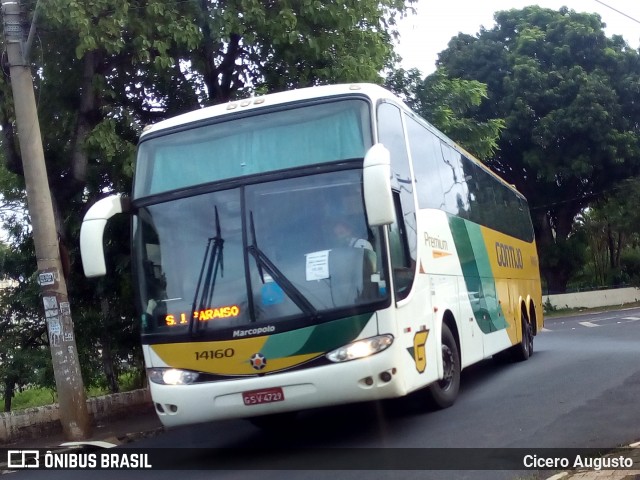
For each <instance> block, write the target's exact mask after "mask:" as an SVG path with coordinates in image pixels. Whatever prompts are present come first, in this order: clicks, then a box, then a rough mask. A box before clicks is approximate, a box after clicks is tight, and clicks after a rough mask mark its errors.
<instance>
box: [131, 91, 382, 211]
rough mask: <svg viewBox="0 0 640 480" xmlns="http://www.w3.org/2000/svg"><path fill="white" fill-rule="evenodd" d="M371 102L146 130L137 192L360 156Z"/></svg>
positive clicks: (346, 102) (140, 194)
mask: <svg viewBox="0 0 640 480" xmlns="http://www.w3.org/2000/svg"><path fill="white" fill-rule="evenodd" d="M369 119H370V112H369V106H368V104H367V103H366V102H365V101H364V100H357V99H350V100H341V101H333V102H329V103H323V104H313V105H306V106H301V107H297V108H291V107H289V108H287V109H286V110H280V111H273V110H272V111H271V112H268V113H262V114H259V115H256V114H253V115H246V116H236V117H235V119H233V120H229V119H228V117H227V118H226V119H225V120H224V121H222V122H221V121H218V122H217V123H209V124H206V125H202V126H191V127H190V128H188V129H186V130H180V131H177V132H175V133H170V134H165V135H162V136H160V137H151V138H149V139H148V140H143V141H142V142H141V144H140V146H139V149H138V159H137V167H136V168H137V171H136V180H135V184H134V198H140V197H144V196H148V195H153V194H157V193H162V192H166V191H170V190H175V189H179V188H185V187H189V186H193V185H198V184H202V183H208V182H215V181H220V180H226V179H230V178H238V177H244V176H248V175H254V174H260V173H264V172H270V171H277V170H284V169H289V168H293V167H299V166H305V165H313V164H317V163H325V162H332V161H339V160H346V159H352V158H362V157H364V154H365V151H366V149H367V148H368V147H369V146H371V132H370V129H369V127H367V126H368V125H370V124H371V122H370V120H369Z"/></svg>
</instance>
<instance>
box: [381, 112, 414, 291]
mask: <svg viewBox="0 0 640 480" xmlns="http://www.w3.org/2000/svg"><path fill="white" fill-rule="evenodd" d="M378 140H379V141H380V142H381V143H382V144H383V145H384V146H385V147H387V148H388V149H389V152H390V153H391V170H392V172H393V178H392V180H391V186H392V188H394V189H397V191H398V192H399V193H397V194H395V200H396V202H395V205H396V223H395V224H392V225H391V226H390V232H391V233H390V234H391V237H392V238H393V237H394V236H396V237H397V241H396V240H392V242H395V243H396V244H397V245H398V247H397V248H395V250H396V255H395V260H394V259H393V258H394V255H392V262H394V271H396V270H397V272H398V275H396V276H395V277H396V278H395V283H396V295H397V298H398V299H402V298H405V297H406V296H407V295H408V294H409V290H410V289H411V285H412V283H413V279H414V276H415V271H414V269H413V268H412V267H414V266H415V264H416V258H417V236H416V233H415V232H416V207H415V200H414V192H413V178H412V175H411V166H410V163H409V154H408V150H407V147H408V145H407V141H406V138H405V131H404V125H403V120H402V114H401V112H400V109H399V108H398V107H397V106H395V105H392V104H390V103H381V104H380V105H379V106H378ZM392 248H394V247H392ZM399 276H402V279H400V278H399Z"/></svg>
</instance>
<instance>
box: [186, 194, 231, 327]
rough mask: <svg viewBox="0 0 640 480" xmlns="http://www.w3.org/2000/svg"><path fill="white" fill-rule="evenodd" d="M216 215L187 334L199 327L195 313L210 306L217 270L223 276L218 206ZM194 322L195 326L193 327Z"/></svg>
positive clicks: (215, 209) (222, 243)
mask: <svg viewBox="0 0 640 480" xmlns="http://www.w3.org/2000/svg"><path fill="white" fill-rule="evenodd" d="M214 211H215V215H216V236H215V237H211V238H209V239H208V240H207V248H206V249H205V251H204V258H203V259H202V266H201V267H200V276H199V277H198V284H197V285H196V293H195V295H194V297H193V304H192V307H191V318H190V319H189V334H190V335H193V334H194V330H195V332H197V331H198V330H199V329H200V322H199V320H198V321H196V320H195V313H196V312H200V311H202V310H205V309H206V308H209V307H210V306H211V301H212V299H213V289H214V288H215V286H216V280H217V279H218V271H219V272H220V276H224V257H223V255H222V247H223V245H224V239H223V238H222V235H221V230H220V216H219V215H218V207H217V206H214ZM194 324H195V328H194Z"/></svg>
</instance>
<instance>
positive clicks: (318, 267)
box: [306, 250, 330, 282]
mask: <svg viewBox="0 0 640 480" xmlns="http://www.w3.org/2000/svg"><path fill="white" fill-rule="evenodd" d="M329 252H330V250H321V251H319V252H313V253H307V254H306V257H307V282H310V281H312V280H324V279H326V278H329Z"/></svg>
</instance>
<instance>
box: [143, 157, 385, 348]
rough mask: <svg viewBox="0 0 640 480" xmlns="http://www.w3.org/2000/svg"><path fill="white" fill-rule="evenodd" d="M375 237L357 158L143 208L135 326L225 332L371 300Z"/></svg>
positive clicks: (375, 300)
mask: <svg viewBox="0 0 640 480" xmlns="http://www.w3.org/2000/svg"><path fill="white" fill-rule="evenodd" d="M380 238H381V234H380V231H379V229H371V228H369V227H367V222H366V218H365V213H364V205H363V201H362V171H361V170H360V169H354V170H342V171H338V172H330V173H322V174H316V175H312V176H305V177H299V178H288V179H283V180H277V181H272V182H266V183H261V184H253V185H245V186H241V187H237V188H232V189H228V190H223V191H214V192H210V193H204V194H199V195H196V196H192V197H187V198H180V199H173V200H170V201H166V202H162V203H158V204H154V205H149V206H145V207H141V208H139V209H138V212H137V215H136V219H135V221H134V255H135V262H136V268H137V270H138V275H137V276H136V277H137V278H138V282H139V285H138V287H139V288H138V291H139V298H140V302H141V305H140V307H141V311H142V312H144V315H143V332H144V333H148V334H149V333H153V334H155V333H165V334H169V335H171V334H176V335H178V336H180V335H185V336H188V337H192V336H195V335H202V336H205V337H207V338H208V337H212V338H213V337H217V338H220V337H222V338H224V337H226V336H229V337H231V338H233V337H234V336H238V335H244V333H240V334H239V333H238V332H255V333H259V332H263V333H272V332H273V331H281V330H288V329H293V328H299V327H300V326H301V325H302V324H303V323H307V324H309V323H317V322H320V321H325V320H331V319H335V318H339V316H344V315H346V314H357V313H363V312H366V311H373V310H375V308H379V307H380V302H382V301H386V300H387V298H388V296H387V295H388V294H387V290H386V282H385V278H386V276H385V273H384V270H383V268H382V265H383V263H384V262H383V260H382V252H383V250H382V247H381V244H382V242H381V240H380ZM238 329H241V330H238Z"/></svg>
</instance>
